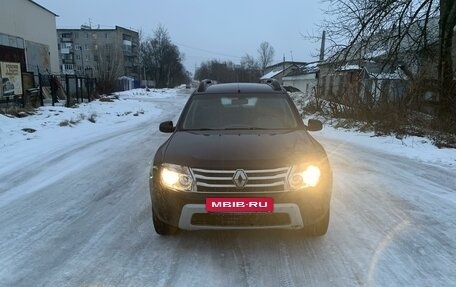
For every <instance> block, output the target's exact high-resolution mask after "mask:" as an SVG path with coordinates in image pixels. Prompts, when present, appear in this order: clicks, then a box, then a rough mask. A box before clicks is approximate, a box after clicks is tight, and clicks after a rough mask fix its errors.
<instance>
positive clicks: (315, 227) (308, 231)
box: [303, 209, 329, 236]
mask: <svg viewBox="0 0 456 287" xmlns="http://www.w3.org/2000/svg"><path fill="white" fill-rule="evenodd" d="M328 225H329V209H328V212H326V214H325V216H324V217H323V218H322V219H321V220H320V221H318V222H317V223H314V224H312V225H309V226H305V227H304V230H303V231H304V233H305V235H308V236H323V235H325V234H326V232H327V231H328Z"/></svg>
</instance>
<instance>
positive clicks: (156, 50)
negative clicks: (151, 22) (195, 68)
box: [141, 26, 190, 87]
mask: <svg viewBox="0 0 456 287" xmlns="http://www.w3.org/2000/svg"><path fill="white" fill-rule="evenodd" d="M141 50H142V52H141V54H142V56H143V63H144V65H145V69H146V73H147V74H148V75H150V76H151V77H152V78H153V79H155V82H156V85H157V87H171V86H175V85H176V84H182V83H186V82H188V81H189V80H190V79H189V77H188V73H187V71H186V70H185V68H184V66H183V65H182V61H183V55H182V54H181V53H180V51H179V49H178V47H177V46H176V45H174V44H173V43H172V42H171V38H170V36H169V34H168V31H167V30H166V28H165V27H164V26H159V27H158V28H157V29H156V30H155V31H154V37H153V38H151V39H149V40H147V41H145V42H144V43H143V44H142V45H141Z"/></svg>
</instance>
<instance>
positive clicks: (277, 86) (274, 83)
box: [261, 78, 284, 91]
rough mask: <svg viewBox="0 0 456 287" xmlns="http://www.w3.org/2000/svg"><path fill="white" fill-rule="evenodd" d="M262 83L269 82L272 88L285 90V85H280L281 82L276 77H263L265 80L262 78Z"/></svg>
mask: <svg viewBox="0 0 456 287" xmlns="http://www.w3.org/2000/svg"><path fill="white" fill-rule="evenodd" d="M261 83H263V84H268V85H269V86H271V88H272V89H273V90H274V91H284V89H283V87H282V86H281V85H280V83H279V82H278V81H277V80H276V79H273V78H269V79H263V80H261Z"/></svg>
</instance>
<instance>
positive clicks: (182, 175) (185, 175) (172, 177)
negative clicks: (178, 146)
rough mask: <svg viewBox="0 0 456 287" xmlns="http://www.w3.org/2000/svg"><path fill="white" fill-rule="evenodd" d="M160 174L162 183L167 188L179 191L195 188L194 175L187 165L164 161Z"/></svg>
mask: <svg viewBox="0 0 456 287" xmlns="http://www.w3.org/2000/svg"><path fill="white" fill-rule="evenodd" d="M159 175H160V181H161V183H162V184H163V185H164V186H165V187H167V188H170V189H173V190H177V191H192V189H193V182H194V180H193V176H192V173H191V172H190V169H189V168H188V167H186V166H180V165H176V164H168V163H164V164H162V166H161V168H160V170H159Z"/></svg>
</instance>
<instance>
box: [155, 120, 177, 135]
mask: <svg viewBox="0 0 456 287" xmlns="http://www.w3.org/2000/svg"><path fill="white" fill-rule="evenodd" d="M159 129H160V131H161V132H162V133H172V132H173V131H174V130H175V127H174V126H173V122H172V121H166V122H162V123H161V124H160V128H159Z"/></svg>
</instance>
